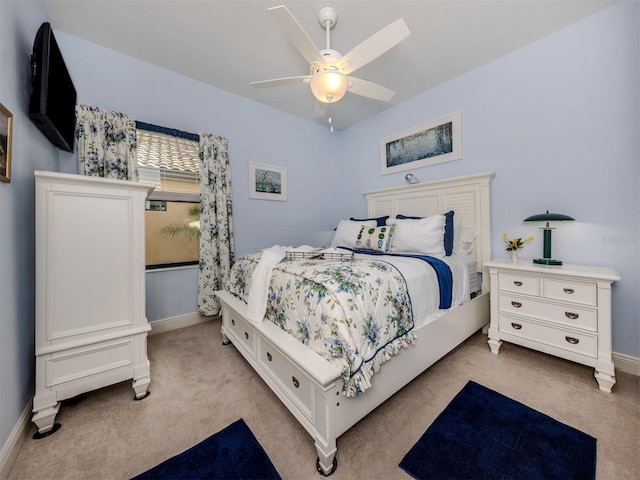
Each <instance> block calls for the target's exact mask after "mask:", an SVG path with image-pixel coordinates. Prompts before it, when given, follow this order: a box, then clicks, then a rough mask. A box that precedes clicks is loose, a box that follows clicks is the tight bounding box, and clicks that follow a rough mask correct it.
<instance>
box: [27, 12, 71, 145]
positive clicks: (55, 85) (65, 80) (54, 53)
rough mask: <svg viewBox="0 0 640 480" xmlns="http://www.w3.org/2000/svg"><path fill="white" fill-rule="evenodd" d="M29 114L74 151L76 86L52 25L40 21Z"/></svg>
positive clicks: (57, 141)
mask: <svg viewBox="0 0 640 480" xmlns="http://www.w3.org/2000/svg"><path fill="white" fill-rule="evenodd" d="M31 84H32V86H33V92H32V94H31V99H30V100H29V116H30V117H31V120H32V121H33V123H35V125H36V126H37V127H38V128H39V129H40V131H41V132H42V133H44V135H45V136H46V137H47V138H48V139H49V141H51V143H53V144H54V145H55V146H57V147H58V148H61V149H62V150H66V151H68V152H73V147H74V138H75V128H76V112H75V108H76V89H75V87H74V86H73V82H72V81H71V76H70V75H69V71H68V70H67V66H66V65H65V63H64V59H63V58H62V54H61V53H60V49H59V48H58V43H57V42H56V39H55V37H54V36H53V31H52V29H51V25H50V24H49V23H47V22H45V23H43V24H42V26H41V27H40V29H39V30H38V33H37V34H36V38H35V41H34V42H33V55H32V56H31Z"/></svg>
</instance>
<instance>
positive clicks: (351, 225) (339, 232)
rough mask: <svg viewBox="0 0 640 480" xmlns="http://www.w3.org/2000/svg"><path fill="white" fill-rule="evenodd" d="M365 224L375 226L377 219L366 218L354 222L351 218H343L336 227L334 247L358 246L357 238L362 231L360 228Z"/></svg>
mask: <svg viewBox="0 0 640 480" xmlns="http://www.w3.org/2000/svg"><path fill="white" fill-rule="evenodd" d="M363 225H365V226H367V227H375V226H376V225H377V224H376V221H375V220H365V221H363V222H352V221H350V220H342V221H341V222H340V223H339V224H338V228H336V233H334V234H333V240H331V246H332V247H338V246H340V247H351V248H355V247H356V239H357V238H358V234H359V233H360V229H361V228H362V226H363Z"/></svg>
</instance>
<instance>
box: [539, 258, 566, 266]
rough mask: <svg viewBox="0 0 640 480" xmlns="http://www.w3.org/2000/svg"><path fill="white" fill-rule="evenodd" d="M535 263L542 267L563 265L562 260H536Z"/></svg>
mask: <svg viewBox="0 0 640 480" xmlns="http://www.w3.org/2000/svg"><path fill="white" fill-rule="evenodd" d="M533 263H539V264H541V265H562V260H554V259H553V258H534V259H533Z"/></svg>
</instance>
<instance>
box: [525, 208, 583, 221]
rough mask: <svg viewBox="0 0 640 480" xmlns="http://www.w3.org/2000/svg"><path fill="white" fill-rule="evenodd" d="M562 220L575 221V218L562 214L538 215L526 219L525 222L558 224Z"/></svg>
mask: <svg viewBox="0 0 640 480" xmlns="http://www.w3.org/2000/svg"><path fill="white" fill-rule="evenodd" d="M561 220H575V218H573V217H570V216H569V215H563V214H562V213H549V210H547V213H539V214H538V215H531V216H530V217H527V218H525V219H524V221H525V222H556V221H561Z"/></svg>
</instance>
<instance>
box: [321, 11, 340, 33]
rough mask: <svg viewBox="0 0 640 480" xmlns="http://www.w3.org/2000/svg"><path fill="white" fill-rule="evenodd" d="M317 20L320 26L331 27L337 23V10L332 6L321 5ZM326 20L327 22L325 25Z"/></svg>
mask: <svg viewBox="0 0 640 480" xmlns="http://www.w3.org/2000/svg"><path fill="white" fill-rule="evenodd" d="M318 22H320V25H322V28H327V26H328V27H329V28H333V27H334V26H335V24H336V23H338V12H337V10H336V9H335V8H333V7H322V8H321V9H320V11H319V12H318ZM327 22H329V24H328V25H327Z"/></svg>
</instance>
